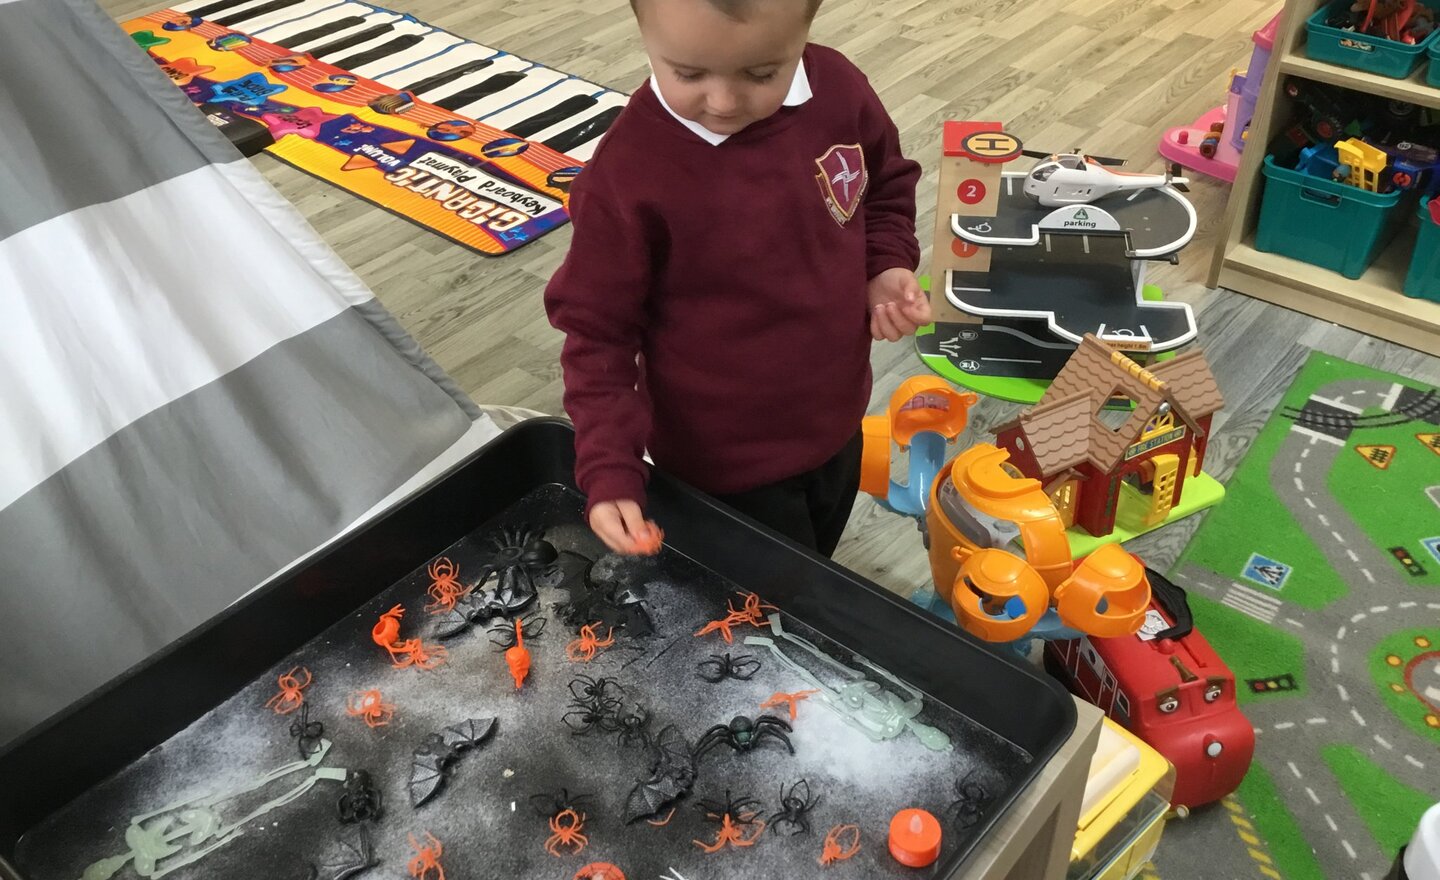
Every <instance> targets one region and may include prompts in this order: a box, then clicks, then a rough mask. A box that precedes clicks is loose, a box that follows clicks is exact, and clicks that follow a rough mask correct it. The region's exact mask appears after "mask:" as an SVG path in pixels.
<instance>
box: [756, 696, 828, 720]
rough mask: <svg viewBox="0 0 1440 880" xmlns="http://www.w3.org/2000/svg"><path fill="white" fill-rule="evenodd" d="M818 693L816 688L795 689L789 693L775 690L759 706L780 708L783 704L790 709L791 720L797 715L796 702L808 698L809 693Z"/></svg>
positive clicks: (797, 707) (762, 707)
mask: <svg viewBox="0 0 1440 880" xmlns="http://www.w3.org/2000/svg"><path fill="white" fill-rule="evenodd" d="M818 693H820V692H819V691H818V690H808V691H795V692H794V693H789V694H787V693H784V692H783V691H781V692H776V693H773V694H771V695H770V699H768V700H766V701H765V702H763V703H761V704H760V708H761V709H778V708H780V707H781V706H785V707H786V708H788V709H789V710H790V720H791V721H794V720H795V718H796V716H797V715H799V706H798V705H797V704H798V703H799V702H800V701H801V700H808V699H810V695H811V694H818Z"/></svg>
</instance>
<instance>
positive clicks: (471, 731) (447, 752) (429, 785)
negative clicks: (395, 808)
mask: <svg viewBox="0 0 1440 880" xmlns="http://www.w3.org/2000/svg"><path fill="white" fill-rule="evenodd" d="M494 732H495V719H494V718H472V719H470V720H468V721H462V722H461V723H459V724H454V725H451V726H450V727H446V728H445V729H443V730H441V731H439V732H437V733H432V734H430V735H429V736H427V737H425V739H424V740H423V741H422V742H421V743H420V745H419V746H417V747H416V748H415V752H414V754H413V756H412V757H411V760H410V782H409V783H408V784H407V787H408V788H409V790H410V806H412V807H418V806H420V805H421V804H423V803H425V802H426V801H428V800H430V799H431V798H433V797H434V796H435V795H437V794H439V793H440V790H441V789H442V788H444V787H445V778H446V776H447V774H448V772H449V770H450V765H451V764H452V763H453V762H454V761H455V759H456V758H457V757H459V755H460V753H461V752H465V751H469V750H470V749H472V748H474V747H476V746H478V745H480V743H482V742H484V741H485V740H486V739H487V738H489V736H490V734H492V733H494Z"/></svg>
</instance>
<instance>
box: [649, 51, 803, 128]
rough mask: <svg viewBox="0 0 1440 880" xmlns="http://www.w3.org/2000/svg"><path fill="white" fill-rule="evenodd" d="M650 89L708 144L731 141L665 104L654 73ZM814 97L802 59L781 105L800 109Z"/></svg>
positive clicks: (664, 105)
mask: <svg viewBox="0 0 1440 880" xmlns="http://www.w3.org/2000/svg"><path fill="white" fill-rule="evenodd" d="M650 89H651V91H653V92H655V97H656V98H657V99H658V100H659V101H660V106H661V107H664V108H665V112H666V113H669V114H670V115H671V116H673V117H675V120H676V121H677V122H679V123H680V124H681V125H683V126H685V127H686V128H688V129H690V130H691V131H693V132H695V134H696V135H697V136H699V137H700V138H701V139H702V140H704V141H705V142H706V143H709V144H713V145H715V146H717V147H718V146H720V145H721V144H723V143H725V141H727V140H729V138H730V135H728V134H716V133H715V132H713V131H711V130H710V129H708V128H706V127H705V126H703V125H701V124H700V123H698V122H695V121H694V120H692V119H686V118H685V117H683V116H681V115H680V114H679V113H676V112H675V111H674V110H673V109H671V107H670V105H669V104H667V103H666V102H665V96H664V95H663V94H661V93H660V83H659V82H658V81H656V79H655V74H653V73H652V74H650ZM812 97H814V92H812V91H811V90H810V77H809V75H808V74H806V73H805V59H803V58H802V59H800V63H799V64H798V65H796V67H795V78H794V79H792V80H791V81H790V92H789V94H787V95H786V96H785V100H784V101H783V102H781V103H782V106H785V107H798V106H800V105H801V104H804V103H805V102H806V101H808V100H810V99H811V98H812Z"/></svg>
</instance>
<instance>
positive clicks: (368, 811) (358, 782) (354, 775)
mask: <svg viewBox="0 0 1440 880" xmlns="http://www.w3.org/2000/svg"><path fill="white" fill-rule="evenodd" d="M336 807H337V812H338V813H339V816H340V822H341V824H344V825H351V824H354V823H356V822H369V821H372V820H374V819H379V818H380V813H381V811H382V810H383V809H384V799H383V797H382V796H381V794H380V789H378V788H376V787H375V781H374V780H373V779H371V778H370V774H369V773H367V772H365V771H364V770H351V771H350V772H349V773H347V774H346V775H345V791H344V792H343V793H341V795H340V801H339V803H338V804H337V805H336Z"/></svg>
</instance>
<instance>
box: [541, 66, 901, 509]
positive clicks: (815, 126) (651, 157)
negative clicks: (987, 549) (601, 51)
mask: <svg viewBox="0 0 1440 880" xmlns="http://www.w3.org/2000/svg"><path fill="white" fill-rule="evenodd" d="M805 67H806V72H807V73H808V75H809V78H810V85H811V89H812V90H813V93H814V95H813V97H812V98H811V99H810V100H809V101H807V102H806V103H804V104H801V105H799V106H796V107H782V108H781V109H780V111H779V112H778V113H776V114H775V115H774V116H771V117H770V118H768V119H765V120H762V121H760V122H757V123H754V124H753V125H751V126H749V127H748V128H746V129H745V130H744V131H741V132H740V133H739V134H736V135H733V136H731V137H730V139H729V140H727V141H725V142H724V143H722V144H721V145H719V146H714V145H712V144H709V143H706V142H705V141H703V140H701V139H700V138H699V137H698V136H697V135H695V134H694V133H693V132H691V131H689V130H687V129H686V128H685V127H684V126H682V125H681V124H680V123H679V122H678V121H677V120H676V119H675V118H674V117H672V116H671V115H670V114H669V113H667V112H666V110H665V108H664V107H662V106H661V105H660V102H659V100H658V99H657V98H656V96H655V93H654V92H653V91H651V89H650V86H649V84H648V83H647V84H646V85H644V86H642V87H641V88H640V90H639V91H637V92H636V93H635V95H634V97H633V98H632V99H631V101H630V103H629V105H628V106H627V107H626V108H625V110H624V112H623V113H621V115H620V117H619V118H618V119H617V120H616V122H615V124H614V126H613V127H612V128H611V129H610V131H609V132H608V133H607V134H606V136H605V139H604V140H603V141H602V142H601V144H600V146H599V148H598V149H597V151H596V153H595V156H594V158H593V160H592V161H591V163H590V164H589V166H588V167H587V168H586V169H585V171H584V173H582V174H581V175H580V176H579V177H578V179H577V180H576V182H575V187H574V191H573V193H572V197H571V201H570V213H571V216H572V219H573V222H574V227H575V235H574V241H573V243H572V244H571V246H570V253H569V255H568V256H567V257H566V259H565V262H564V264H563V265H562V266H561V267H560V269H559V271H557V272H556V273H555V276H554V277H553V278H552V279H551V280H550V285H549V287H548V288H547V289H546V291H545V307H546V309H547V311H548V312H549V315H550V321H551V323H553V324H554V325H555V326H556V327H558V328H559V329H561V330H563V331H564V332H565V347H564V350H563V353H562V354H561V364H562V365H563V367H564V371H565V409H566V410H567V411H568V412H569V414H570V417H571V419H572V420H574V422H575V432H576V442H575V447H576V455H577V458H578V461H577V464H576V468H575V476H576V480H577V482H578V484H579V486H580V488H581V490H583V491H584V492H585V493H586V495H587V496H588V497H589V502H590V504H591V505H593V504H595V503H597V502H600V501H612V500H617V499H625V498H628V499H632V500H635V501H637V502H640V503H641V504H642V505H643V503H644V486H645V479H646V474H647V471H646V468H645V465H644V463H643V462H642V461H641V455H642V454H643V453H644V452H645V451H646V450H647V449H648V450H649V452H650V455H651V457H652V458H653V459H654V461H655V463H656V464H657V465H658V466H659V467H661V468H663V469H664V470H666V471H668V472H669V473H671V474H674V475H675V476H677V477H680V478H681V479H683V480H685V481H686V482H688V483H690V484H691V485H693V486H696V487H698V488H700V489H703V490H705V491H708V492H712V493H717V494H724V493H732V492H740V491H744V490H746V489H752V488H755V487H757V486H762V485H765V484H767V483H773V482H775V481H777V480H780V479H783V478H785V477H789V476H794V475H796V474H800V473H803V472H805V471H807V470H809V469H811V468H814V467H817V466H818V465H820V464H821V463H823V462H824V461H826V460H827V459H828V458H830V457H831V456H832V455H834V454H835V453H836V452H838V451H839V450H840V449H841V447H843V446H844V445H845V443H846V442H847V441H848V440H849V439H850V438H851V437H852V436H854V434H855V432H856V430H858V428H859V425H860V419H861V418H862V417H863V415H864V413H865V407H866V405H867V403H868V401H869V399H870V381H871V377H870V332H869V314H868V304H867V302H866V295H865V287H866V282H867V281H868V280H869V279H870V278H871V277H873V276H875V275H877V274H879V273H880V272H882V271H884V270H886V269H890V268H894V267H905V268H907V269H912V270H913V269H914V268H915V267H916V265H917V263H918V262H919V258H920V249H919V245H918V243H917V242H916V239H915V184H916V181H917V180H918V179H919V177H920V166H919V165H917V164H916V163H915V162H912V161H910V160H908V159H906V158H905V157H904V156H903V155H902V154H901V152H900V140H899V135H898V133H897V131H896V128H895V123H894V122H892V121H891V120H890V116H889V114H887V113H886V112H885V108H884V107H883V106H882V105H881V103H880V99H879V98H878V97H877V96H876V94H875V92H874V90H873V89H872V88H871V87H870V84H869V82H868V81H867V80H866V79H865V76H864V75H863V74H862V73H861V72H860V71H859V70H858V69H857V68H856V67H855V66H854V65H853V64H851V63H850V61H849V60H848V59H846V58H845V57H844V56H843V55H841V54H840V53H839V52H836V51H835V50H833V49H828V48H825V47H822V46H816V45H811V46H809V47H807V49H806V51H805ZM846 145H852V146H851V148H850V149H845V147H846ZM853 145H858V146H859V151H857V150H855V149H854V148H853ZM836 146H839V147H840V148H841V149H839V150H837V151H834V152H832V151H831V148H832V147H836ZM862 151H863V165H864V168H863V171H864V173H863V174H860V173H858V172H860V171H861V169H860V168H859V167H857V166H859V165H860V164H861V162H860V155H861V152H862ZM827 154H828V155H827ZM817 163H819V164H817ZM861 187H863V189H861ZM862 193H863V199H860V200H857V199H856V196H857V195H860V194H862ZM847 209H849V211H847ZM847 213H851V214H853V216H851V217H849V219H846V214H847ZM841 221H844V222H843V223H842V222H841ZM637 355H638V358H637Z"/></svg>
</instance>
